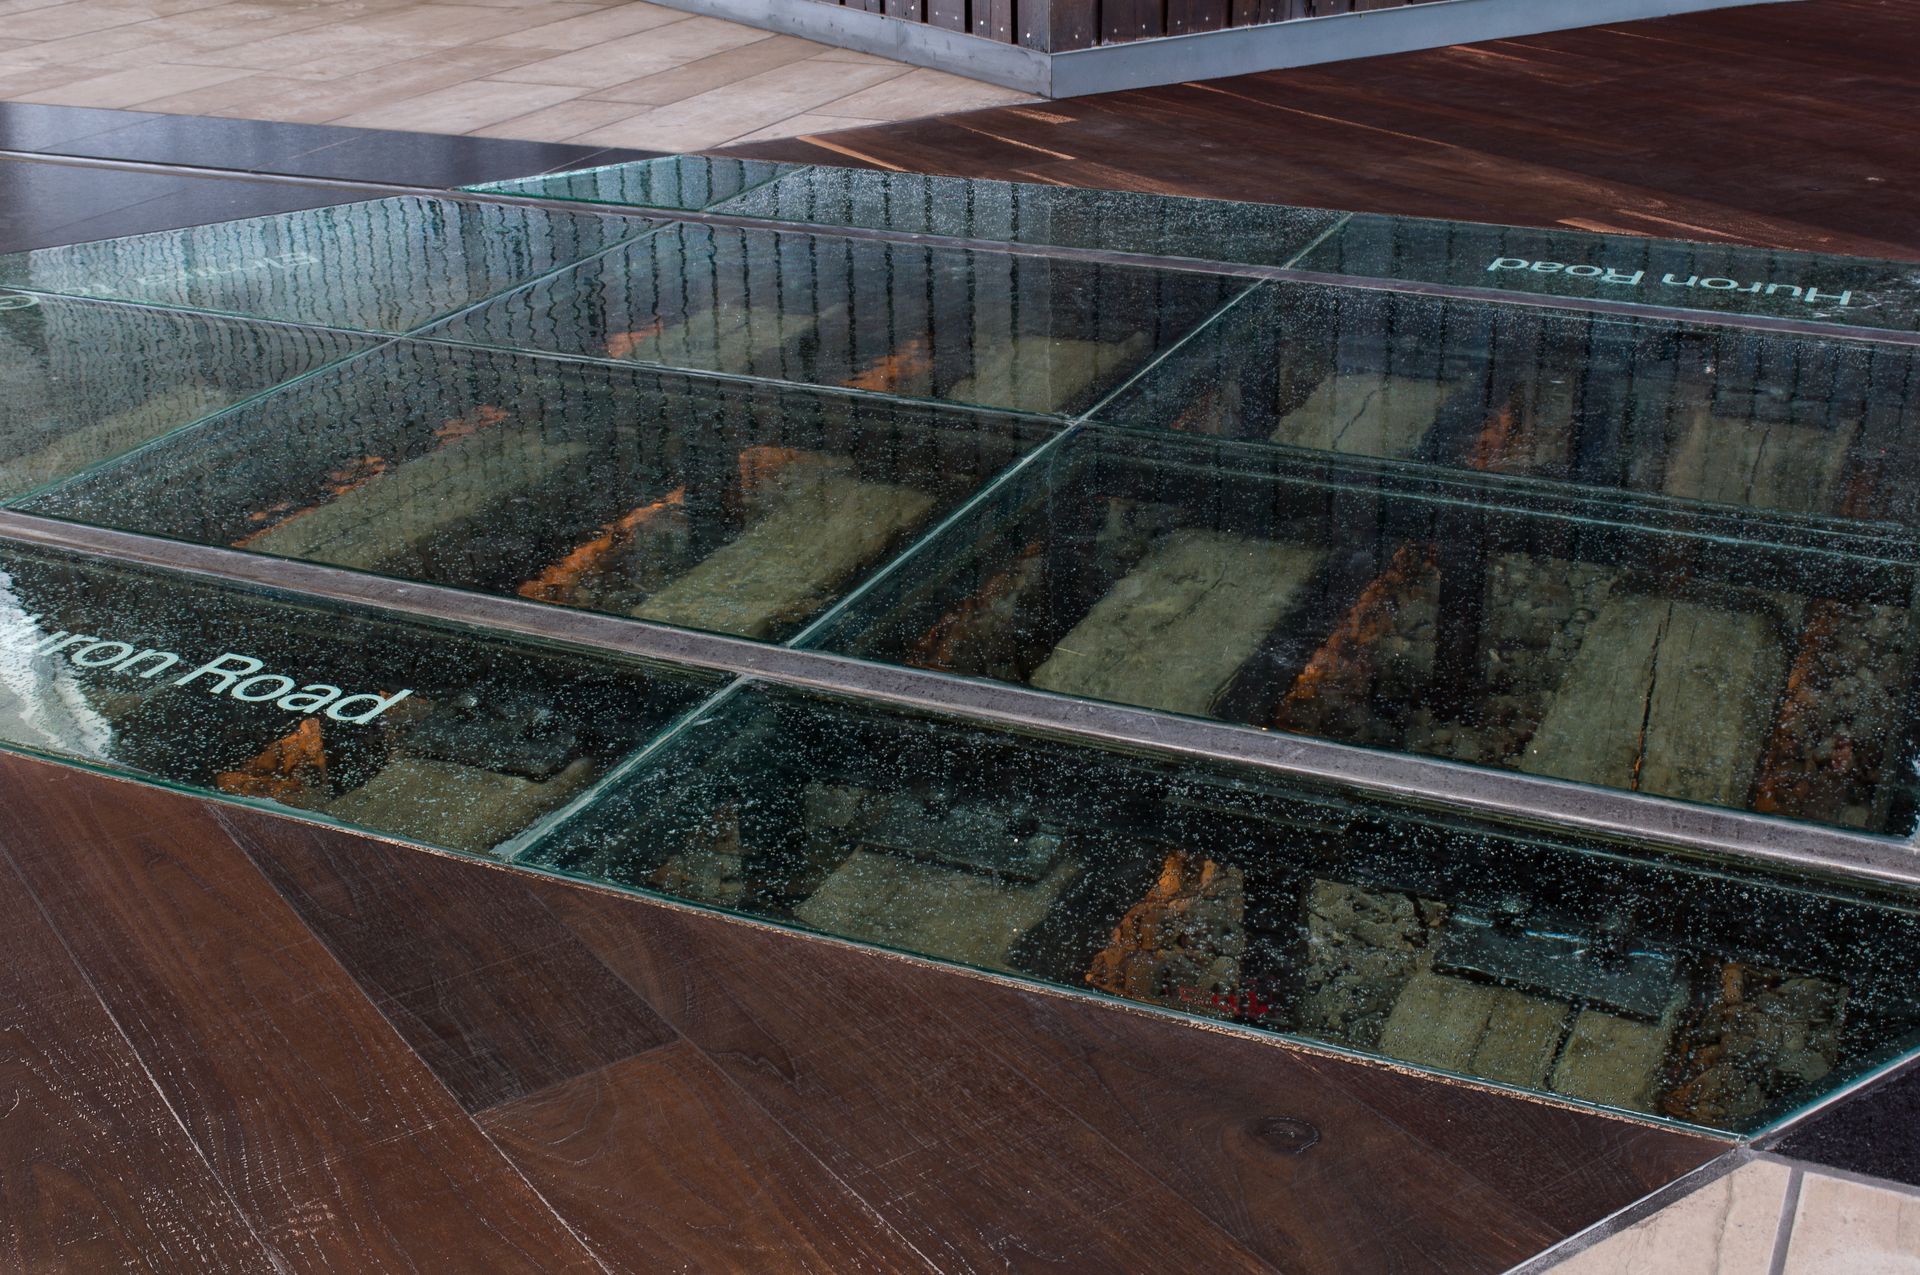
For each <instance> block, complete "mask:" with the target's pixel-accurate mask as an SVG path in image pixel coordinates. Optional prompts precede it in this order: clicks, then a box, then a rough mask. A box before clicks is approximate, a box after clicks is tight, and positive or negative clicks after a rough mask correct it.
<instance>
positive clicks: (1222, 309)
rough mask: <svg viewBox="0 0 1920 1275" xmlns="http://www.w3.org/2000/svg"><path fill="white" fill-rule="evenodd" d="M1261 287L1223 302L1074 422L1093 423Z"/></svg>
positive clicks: (1249, 287) (1250, 286) (1253, 285)
mask: <svg viewBox="0 0 1920 1275" xmlns="http://www.w3.org/2000/svg"><path fill="white" fill-rule="evenodd" d="M1259 287H1260V284H1258V283H1249V284H1248V285H1247V286H1246V287H1244V288H1242V289H1240V291H1238V292H1236V293H1234V294H1233V295H1232V296H1231V297H1229V298H1227V299H1226V300H1225V301H1223V302H1221V303H1220V306H1219V308H1218V309H1216V310H1214V311H1213V313H1211V314H1209V315H1207V317H1206V318H1204V319H1201V320H1200V321H1199V322H1197V323H1195V324H1194V325H1193V326H1192V327H1191V328H1189V329H1187V331H1186V333H1185V334H1184V335H1182V336H1181V337H1180V339H1179V340H1177V341H1175V342H1174V343H1173V344H1172V345H1169V346H1168V347H1167V348H1166V349H1164V350H1162V351H1160V353H1158V354H1156V355H1154V356H1153V357H1152V358H1150V359H1148V360H1147V361H1146V362H1145V363H1144V364H1142V365H1141V366H1140V367H1139V368H1138V369H1137V370H1135V372H1134V373H1133V375H1131V376H1129V377H1127V378H1126V379H1125V380H1123V381H1121V382H1120V384H1118V385H1116V386H1114V387H1113V389H1112V390H1110V391H1108V392H1107V393H1105V394H1103V395H1101V396H1100V398H1099V400H1098V401H1097V402H1095V403H1094V405H1093V406H1092V407H1089V408H1088V409H1087V410H1086V411H1084V412H1082V413H1080V414H1079V415H1078V416H1076V417H1074V418H1073V423H1074V424H1075V425H1076V426H1079V425H1085V424H1088V423H1090V422H1092V420H1093V417H1094V415H1095V414H1096V413H1098V412H1100V411H1102V410H1103V409H1104V408H1105V407H1106V406H1107V404H1109V403H1111V402H1113V401H1114V400H1115V399H1117V398H1119V397H1120V396H1121V395H1122V394H1124V393H1126V392H1127V391H1128V390H1130V389H1132V388H1133V387H1134V386H1136V385H1138V384H1139V383H1140V382H1141V381H1142V380H1144V379H1145V378H1146V377H1147V376H1148V375H1150V374H1151V373H1153V372H1154V371H1156V370H1157V369H1158V368H1159V367H1160V365H1161V364H1163V363H1165V362H1166V361H1167V360H1168V359H1170V358H1172V357H1173V356H1174V355H1175V354H1176V353H1178V352H1179V351H1180V350H1182V349H1184V348H1185V347H1186V344H1187V342H1189V341H1191V340H1193V339H1194V338H1195V337H1197V336H1199V335H1200V334H1201V333H1202V332H1205V331H1206V330H1207V329H1208V328H1210V327H1212V326H1213V325H1214V324H1215V323H1217V322H1218V321H1219V320H1220V319H1221V318H1223V317H1224V316H1225V315H1226V313H1227V311H1229V310H1231V309H1233V307H1235V306H1237V305H1239V304H1240V303H1241V302H1242V301H1244V300H1246V299H1247V298H1248V297H1250V296H1252V295H1253V294H1254V292H1255V291H1257V290H1258V289H1259Z"/></svg>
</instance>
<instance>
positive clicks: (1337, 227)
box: [1280, 212, 1353, 270]
mask: <svg viewBox="0 0 1920 1275" xmlns="http://www.w3.org/2000/svg"><path fill="white" fill-rule="evenodd" d="M1352 220H1353V214H1352V213H1350V212H1343V213H1341V214H1340V215H1339V216H1338V217H1336V218H1335V219H1334V222H1333V224H1332V225H1331V226H1328V227H1327V228H1326V229H1325V230H1322V231H1321V232H1320V233H1319V234H1317V235H1315V236H1314V237H1313V241H1312V242H1311V243H1309V244H1307V246H1306V247H1304V248H1302V249H1301V250H1300V251H1298V252H1296V253H1294V254H1293V255H1292V256H1291V257H1288V258H1287V259H1286V260H1285V261H1283V262H1281V263H1280V266H1281V268H1282V269H1284V270H1291V269H1293V268H1294V267H1295V266H1297V265H1299V264H1300V263H1301V262H1302V261H1304V260H1306V258H1307V256H1308V255H1309V254H1310V253H1312V252H1313V250H1314V249H1315V248H1318V247H1319V246H1320V245H1321V244H1323V243H1325V242H1326V241H1327V240H1329V239H1331V238H1333V237H1334V236H1335V235H1336V234H1338V233H1339V232H1340V231H1342V230H1344V229H1346V226H1347V223H1348V222H1350V221H1352Z"/></svg>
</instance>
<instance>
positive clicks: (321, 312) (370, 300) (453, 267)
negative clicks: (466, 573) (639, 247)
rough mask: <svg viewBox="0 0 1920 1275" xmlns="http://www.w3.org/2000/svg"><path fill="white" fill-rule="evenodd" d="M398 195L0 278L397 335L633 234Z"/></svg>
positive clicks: (29, 267)
mask: <svg viewBox="0 0 1920 1275" xmlns="http://www.w3.org/2000/svg"><path fill="white" fill-rule="evenodd" d="M648 224H649V223H646V222H641V221H636V220H633V219H630V218H625V217H618V216H601V215H598V214H591V213H569V212H550V211H547V210H544V209H538V208H511V207H503V206H499V205H493V204H462V203H455V202H453V201H451V200H441V199H419V198H414V197H410V196H409V197H405V198H398V199H380V200H374V201H372V202H370V203H359V204H340V205H336V206H334V207H330V208H314V209H309V210H306V211H303V212H291V213H278V214H275V215H274V216H271V217H255V218H251V219H249V220H246V221H225V222H219V223H217V224H214V225H209V226H193V227H189V228H188V229H185V230H166V231H160V232H158V233H155V234H149V235H132V236H129V237H127V238H124V239H101V240H97V241H95V242H93V243H83V244H72V245H68V246H65V247H59V248H40V249H36V250H35V251H32V252H20V253H13V254H11V255H8V256H0V285H10V286H13V287H19V288H26V289H30V290H33V291H38V292H57V293H62V294H65V295H67V296H83V297H108V298H112V299H116V300H122V301H141V302H148V303H151V304H154V305H165V306H179V307H183V308H185V309H190V310H214V311H220V312H223V313H228V314H242V315H251V316H254V317H257V318H266V319H283V320H286V321H288V322H292V323H314V324H326V325H329V326H334V327H343V328H358V329H363V330H367V331H376V332H406V331H409V330H411V329H413V328H416V327H419V326H420V325H421V324H423V323H427V322H430V321H431V320H433V319H437V318H439V317H441V316H443V315H446V314H449V313H451V312H452V311H454V310H457V309H459V308H460V307H461V306H464V305H469V304H471V303H472V302H475V301H478V300H480V299H481V298H483V297H486V296H490V295H492V294H493V293H495V292H501V291H505V290H506V289H508V288H512V287H515V286H517V285H519V284H521V283H524V282H526V281H527V280H529V279H532V278H534V277H535V276H537V275H540V274H542V273H545V272H546V271H549V270H552V269H553V268H554V267H556V266H561V265H565V264H566V263H568V262H570V261H578V260H580V259H581V258H582V257H586V256H589V255H591V254H592V253H595V252H598V251H600V250H601V249H602V248H605V247H607V246H609V245H610V244H614V243H618V242H619V241H620V240H622V239H626V238H629V237H631V236H633V235H636V234H639V233H641V232H642V231H644V230H645V229H646V228H647V226H648Z"/></svg>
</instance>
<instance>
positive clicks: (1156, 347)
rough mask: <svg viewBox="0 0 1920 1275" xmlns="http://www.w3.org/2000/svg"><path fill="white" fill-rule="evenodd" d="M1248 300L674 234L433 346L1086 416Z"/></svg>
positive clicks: (1200, 284)
mask: <svg viewBox="0 0 1920 1275" xmlns="http://www.w3.org/2000/svg"><path fill="white" fill-rule="evenodd" d="M1244 287H1245V284H1244V283H1243V282H1242V281H1240V280H1236V279H1230V278H1224V277H1222V276H1219V275H1212V274H1197V273H1193V274H1190V273H1184V272H1177V271H1165V270H1145V269H1140V268H1137V267H1131V266H1107V265H1099V264H1090V263H1085V262H1079V261H1055V260H1048V259H1044V258H1036V257H1020V256H1010V255H1007V254H1004V253H986V252H971V251H965V250H961V249H953V248H925V247H920V246H917V245H913V244H901V243H889V242H883V241H878V240H872V239H841V238H831V237H827V236H823V235H807V234H795V233H788V232H777V231H769V230H758V229H741V228H738V227H732V226H710V225H695V224H687V223H679V224H675V225H672V226H669V227H667V228H665V229H663V230H661V231H659V232H657V233H655V234H651V235H648V236H646V237H645V238H642V239H639V240H637V241H635V242H633V243H631V244H628V245H626V246H624V247H622V248H619V249H617V250H615V251H613V252H609V253H607V254H605V255H603V256H600V257H596V258H595V259H593V260H592V261H589V262H586V263H584V264H582V265H580V266H577V267H575V268H573V269H570V270H566V271H563V272H561V273H559V274H556V275H553V276H551V277H550V278H547V279H544V280H541V281H540V282H538V283H535V284H531V285H529V286H527V287H525V288H522V289H520V290H518V291H516V292H512V293H509V294H507V295H505V296H502V297H499V298H496V299H495V300H493V301H490V302H488V303H487V304H485V305H483V306H480V307H478V308H476V309H474V310H471V311H469V312H468V313H466V314H463V315H460V316H458V317H456V318H454V319H451V320H449V321H448V322H446V323H443V324H440V325H438V326H436V327H433V328H431V329H428V330H427V331H426V332H425V333H423V334H422V335H426V336H432V337H435V338H440V339H446V340H453V341H466V342H473V343H476V344H480V345H493V346H505V347H510V348H514V349H523V350H544V351H551V352H555V353H560V354H573V355H580V356H585V357H590V358H601V359H615V360H633V361H637V362H643V363H652V364H662V365H666V366H670V367H680V368H690V369H698V370H703V371H712V372H725V373H733V374H739V375H746V376H755V377H763V378H767V379H772V380H783V381H798V382H806V383H811V384H816V385H837V386H849V387H853V388H856V389H864V390H871V391H876V392H881V393H888V394H896V395H906V396H910V397H915V398H932V399H941V400H945V401H950V402H956V403H968V404H974V405H977V406H982V407H995V408H1013V409H1018V410H1023V411H1032V412H1079V411H1084V410H1085V409H1086V408H1089V407H1091V406H1093V405H1094V403H1096V402H1097V401H1099V399H1100V398H1101V396H1102V395H1103V394H1105V393H1106V392H1107V391H1110V390H1112V389H1113V388H1115V387H1116V386H1118V385H1119V384H1120V383H1121V382H1122V381H1123V380H1124V379H1125V378H1126V376H1127V375H1128V374H1129V373H1131V372H1134V371H1136V370H1138V369H1139V368H1140V367H1141V366H1142V365H1144V364H1145V363H1146V362H1147V361H1148V360H1149V359H1150V358H1152V357H1153V356H1154V355H1155V354H1156V353H1157V352H1159V351H1162V350H1164V349H1166V348H1167V347H1168V346H1169V345H1171V344H1172V343H1173V342H1175V341H1177V340H1178V339H1179V338H1180V337H1181V336H1183V335H1185V334H1186V333H1187V332H1189V331H1190V330H1192V328H1193V327H1194V326H1195V325H1197V324H1198V323H1199V322H1200V321H1201V320H1202V319H1204V318H1205V317H1206V316H1207V315H1209V314H1211V313H1213V312H1214V310H1216V309H1217V308H1218V307H1219V306H1220V305H1221V304H1222V303H1223V302H1225V301H1226V300H1228V299H1229V298H1230V297H1232V296H1234V295H1236V294H1237V293H1238V292H1240V291H1241V290H1243V289H1244Z"/></svg>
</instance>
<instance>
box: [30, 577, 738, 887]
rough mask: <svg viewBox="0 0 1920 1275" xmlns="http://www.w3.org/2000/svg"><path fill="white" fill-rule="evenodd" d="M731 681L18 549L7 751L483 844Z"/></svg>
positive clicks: (445, 840) (469, 846) (383, 828)
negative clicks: (717, 685) (85, 763)
mask: <svg viewBox="0 0 1920 1275" xmlns="http://www.w3.org/2000/svg"><path fill="white" fill-rule="evenodd" d="M715 682H716V679H713V678H710V677H709V676H707V675H705V674H697V673H691V672H684V671H669V670H667V669H664V668H661V667H657V666H653V665H641V664H638V663H634V662H621V661H614V660H610V659H600V660H596V659H591V658H587V657H584V656H580V655H575V654H571V653H567V652H563V651H557V650H548V649H543V648H540V647H538V646H534V645H531V644H528V643H524V642H505V641H501V640H498V639H492V638H482V637H477V636H474V635H472V634H471V633H468V632H463V631H455V630H453V629H450V628H440V627H433V626H428V625H426V624H420V623H410V622H400V621H395V620H391V619H384V618H381V617H379V616H377V615H375V614H373V613H370V612H365V611H359V610H355V609H351V608H347V607H343V606H336V605H327V604H319V603H313V602H295V601H293V600H291V599H290V598H288V597H286V596H283V595H270V594H262V593H258V592H249V591H243V590H240V589H235V588H222V587H215V586H211V585H206V584H200V583H194V582H192V581H190V580H188V579H185V578H182V577H178V576H172V575H167V574H163V573H160V572H155V571H147V570H136V569H132V568H127V567H119V566H106V565H102V564H99V563H97V562H94V561H90V560H88V559H84V558H77V557H73V556H70V555H63V554H56V553H52V552H44V551H36V550H24V549H9V550H6V551H5V552H4V553H0V744H4V745H7V746H11V747H17V748H26V749H31V750H33V751H36V752H42V753H50V754H53V755H55V756H61V757H69V758H77V759H80V760H85V761H90V762H93V763H95V764H98V765H102V766H105V767H108V768H111V769H114V770H121V771H127V772H131V773H132V774H135V775H140V776H143V777H147V778H151V779H158V780H162V781H164V782H167V783H172V784H179V785H183V786H186V787H190V788H196V789H202V790H207V791H212V792H218V793H224V794H226V795H228V796H232V797H243V798H252V799H258V800H263V801H269V802H274V803H278V804H280V805H283V806H287V807H291V808H294V809H298V810H303V811H309V812H313V813H316V814H322V815H325V816H326V817H328V818H330V819H334V820H338V821H340V822H342V823H349V824H356V825H359V826H361V827H365V828H370V829H372V830H374V831H376V832H383V833H388V834H391V835H395V836H400V837H408V838H413V839H416V840H420V841H425V842H428V843H430V844H434V845H440V846H446V847H449V848H452V849H456V850H469V851H485V850H488V849H490V848H492V847H493V846H495V845H497V844H498V843H499V842H501V841H504V840H506V839H507V838H509V837H512V836H513V835H515V834H516V833H518V832H520V831H522V830H523V829H524V828H526V827H527V826H528V825H529V824H531V823H533V822H534V821H535V820H536V819H538V818H539V817H541V816H542V815H544V814H546V813H548V812H549V811H551V810H553V809H555V808H557V807H558V806H560V805H561V804H563V803H565V802H566V801H568V800H569V799H571V798H572V797H574V796H575V795H577V794H579V793H580V792H582V791H583V790H584V789H585V788H586V787H587V785H588V784H590V783H591V782H592V781H593V780H594V779H595V778H597V777H598V776H600V775H601V774H602V773H604V772H605V771H606V769H607V768H608V767H609V766H610V765H611V764H612V763H613V762H615V761H617V760H618V759H619V758H620V757H621V756H623V755H625V754H626V753H627V752H629V751H631V750H632V749H633V748H634V747H636V746H637V745H639V744H640V743H642V742H644V741H645V740H646V739H647V738H648V737H649V736H650V735H651V734H652V732H653V731H654V730H656V729H657V728H659V727H660V726H661V725H663V724H664V723H665V722H666V721H668V720H670V718H671V717H673V716H675V715H677V714H679V713H681V712H684V711H685V710H686V709H688V708H690V707H691V706H692V705H693V704H694V703H695V702H697V700H698V698H699V697H700V696H701V695H703V694H706V693H708V692H710V691H711V690H712V689H713V686H714V684H715Z"/></svg>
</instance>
